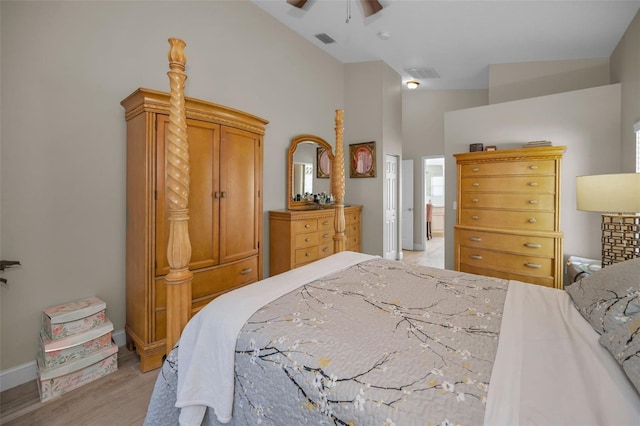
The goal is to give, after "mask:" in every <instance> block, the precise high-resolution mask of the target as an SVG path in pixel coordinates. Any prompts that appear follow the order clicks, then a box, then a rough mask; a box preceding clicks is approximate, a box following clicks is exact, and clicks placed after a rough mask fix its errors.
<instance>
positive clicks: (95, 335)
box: [40, 319, 113, 368]
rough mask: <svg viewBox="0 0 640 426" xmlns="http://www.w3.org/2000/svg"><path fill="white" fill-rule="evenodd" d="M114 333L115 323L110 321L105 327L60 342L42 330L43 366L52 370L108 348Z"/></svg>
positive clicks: (101, 326) (92, 329)
mask: <svg viewBox="0 0 640 426" xmlns="http://www.w3.org/2000/svg"><path fill="white" fill-rule="evenodd" d="M112 331H113V323H112V322H111V321H109V320H108V319H106V320H105V323H104V324H103V325H100V326H98V327H93V328H90V329H89V330H87V331H83V332H82V333H76V334H72V335H70V336H67V337H64V338H62V339H58V340H52V339H51V338H50V337H49V336H48V335H47V333H45V332H44V330H41V331H40V355H41V357H42V364H43V366H44V367H45V368H52V367H56V366H60V365H62V364H65V363H67V362H72V361H75V360H77V359H79V358H83V357H86V356H88V355H90V354H92V353H93V352H96V351H99V350H101V349H105V348H108V347H109V346H111V332H112Z"/></svg>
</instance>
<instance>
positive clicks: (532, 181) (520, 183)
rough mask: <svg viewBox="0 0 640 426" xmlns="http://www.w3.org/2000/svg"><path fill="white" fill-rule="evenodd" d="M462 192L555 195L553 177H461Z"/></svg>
mask: <svg viewBox="0 0 640 426" xmlns="http://www.w3.org/2000/svg"><path fill="white" fill-rule="evenodd" d="M460 190H461V191H462V192H500V193H506V192H526V193H542V194H555V192H556V183H555V177H554V176H508V177H507V176H496V177H492V176H478V177H475V176H473V177H463V178H462V179H461V182H460Z"/></svg>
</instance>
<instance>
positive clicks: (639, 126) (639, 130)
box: [633, 121, 640, 173]
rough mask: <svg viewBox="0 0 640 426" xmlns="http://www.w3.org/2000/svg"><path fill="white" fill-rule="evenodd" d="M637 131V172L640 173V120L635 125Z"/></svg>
mask: <svg viewBox="0 0 640 426" xmlns="http://www.w3.org/2000/svg"><path fill="white" fill-rule="evenodd" d="M633 131H634V132H636V173H640V121H638V122H637V123H636V124H634V125H633Z"/></svg>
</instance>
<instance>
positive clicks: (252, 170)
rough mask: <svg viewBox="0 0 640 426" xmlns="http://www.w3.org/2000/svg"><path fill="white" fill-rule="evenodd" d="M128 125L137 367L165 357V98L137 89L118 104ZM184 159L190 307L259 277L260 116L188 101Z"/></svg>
mask: <svg viewBox="0 0 640 426" xmlns="http://www.w3.org/2000/svg"><path fill="white" fill-rule="evenodd" d="M121 104H122V106H123V107H124V109H125V118H126V122H127V239H126V270H127V273H126V280H127V283H126V287H127V288H126V297H127V309H126V314H127V319H126V327H125V330H126V333H127V345H128V346H129V348H130V349H131V348H132V347H135V349H136V352H137V353H138V355H139V356H140V369H141V370H142V371H148V370H151V369H154V368H158V367H160V365H161V363H162V357H163V356H164V355H165V353H166V347H165V338H166V286H165V282H164V276H165V275H166V274H167V273H168V272H169V265H168V263H167V254H166V253H167V244H168V238H169V220H168V210H169V203H168V201H167V200H166V199H165V198H166V197H165V192H166V188H165V185H166V183H165V177H166V174H165V167H166V163H167V136H168V122H169V94H168V93H164V92H159V91H154V90H148V89H138V90H136V91H135V92H133V93H132V94H131V95H129V96H128V97H127V98H126V99H124V100H123V101H122V102H121ZM185 107H186V118H187V137H188V140H189V157H190V193H189V201H188V208H189V234H190V239H191V246H192V254H191V261H190V264H189V269H190V270H191V271H192V272H193V282H192V312H193V313H194V314H195V313H196V312H197V311H198V310H200V309H201V308H202V307H204V306H205V305H206V304H207V303H208V302H210V301H211V300H213V299H214V298H215V297H217V296H219V295H220V294H222V293H225V292H227V291H229V290H232V289H234V288H237V287H241V286H243V285H246V284H249V283H252V282H255V281H257V280H259V279H261V278H262V241H261V240H262V234H263V229H262V228H263V224H262V185H263V183H262V163H263V146H262V140H263V136H264V131H265V126H266V124H267V123H268V122H267V121H266V120H264V119H262V118H259V117H256V116H253V115H250V114H247V113H244V112H241V111H237V110H234V109H231V108H227V107H223V106H220V105H216V104H213V103H210V102H205V101H201V100H197V99H191V98H186V99H185Z"/></svg>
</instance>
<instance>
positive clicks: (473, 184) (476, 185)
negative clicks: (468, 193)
mask: <svg viewBox="0 0 640 426" xmlns="http://www.w3.org/2000/svg"><path fill="white" fill-rule="evenodd" d="M471 186H475V187H476V188H477V187H479V186H480V184H479V183H478V182H473V183H472V184H471Z"/></svg>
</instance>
